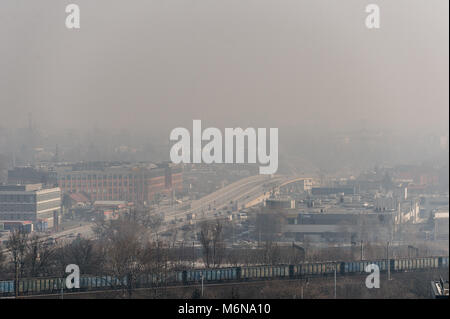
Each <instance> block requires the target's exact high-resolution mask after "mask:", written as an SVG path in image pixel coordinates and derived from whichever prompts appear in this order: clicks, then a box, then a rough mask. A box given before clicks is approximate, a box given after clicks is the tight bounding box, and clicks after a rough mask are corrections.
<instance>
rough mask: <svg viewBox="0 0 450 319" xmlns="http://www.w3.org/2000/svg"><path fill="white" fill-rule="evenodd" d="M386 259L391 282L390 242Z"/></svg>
mask: <svg viewBox="0 0 450 319" xmlns="http://www.w3.org/2000/svg"><path fill="white" fill-rule="evenodd" d="M386 259H387V263H388V264H387V269H388V280H391V261H390V260H389V242H387V246H386Z"/></svg>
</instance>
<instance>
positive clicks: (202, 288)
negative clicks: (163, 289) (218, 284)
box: [200, 273, 203, 298]
mask: <svg viewBox="0 0 450 319" xmlns="http://www.w3.org/2000/svg"><path fill="white" fill-rule="evenodd" d="M200 277H201V278H202V298H203V273H202V274H201V276H200Z"/></svg>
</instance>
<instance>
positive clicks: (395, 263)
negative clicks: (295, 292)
mask: <svg viewBox="0 0 450 319" xmlns="http://www.w3.org/2000/svg"><path fill="white" fill-rule="evenodd" d="M370 264H376V265H377V266H378V267H379V269H380V271H381V272H384V271H387V270H388V268H390V271H392V272H406V271H419V270H428V269H438V268H447V269H448V267H449V257H448V256H439V257H415V258H400V259H389V260H386V259H384V260H374V261H351V262H304V263H301V264H296V265H261V266H240V267H228V268H217V269H192V270H183V271H172V272H167V273H161V274H158V275H157V274H143V275H140V276H139V277H138V278H137V280H136V281H135V282H134V283H133V287H136V288H147V287H157V286H160V285H188V284H193V283H199V282H201V281H204V283H206V284H207V283H211V282H226V281H254V280H270V279H296V278H304V277H312V276H327V275H332V274H334V272H335V271H336V273H337V274H340V275H351V274H358V273H365V268H366V267H367V265H370ZM64 284H65V279H64V278H30V279H21V280H19V283H18V292H17V293H18V295H36V294H56V293H61V292H63V291H64V290H65V287H63V285H64ZM14 286H15V283H14V281H13V280H11V281H0V296H5V297H7V296H14V295H15V287H14ZM126 286H127V278H123V279H118V278H114V277H112V276H83V275H82V276H81V277H80V288H74V289H71V290H70V291H71V292H74V291H89V290H106V289H115V288H116V289H117V288H120V287H126ZM66 291H67V290H66Z"/></svg>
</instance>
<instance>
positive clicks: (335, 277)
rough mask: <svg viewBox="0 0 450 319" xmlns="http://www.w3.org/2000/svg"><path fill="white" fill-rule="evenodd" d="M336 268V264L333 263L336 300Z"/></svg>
mask: <svg viewBox="0 0 450 319" xmlns="http://www.w3.org/2000/svg"><path fill="white" fill-rule="evenodd" d="M336 268H337V264H336V263H334V299H336Z"/></svg>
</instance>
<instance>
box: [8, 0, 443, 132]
mask: <svg viewBox="0 0 450 319" xmlns="http://www.w3.org/2000/svg"><path fill="white" fill-rule="evenodd" d="M69 3H76V4H78V5H79V6H80V8H81V29H80V30H68V29H66V28H65V24H64V21H65V18H66V13H65V11H64V9H65V6H66V5H67V4H69ZM369 3H376V4H378V5H379V6H380V8H381V29H379V30H368V29H367V28H366V27H365V25H364V20H365V17H366V13H365V11H364V9H365V6H366V5H367V4H369ZM448 45H449V43H448V1H447V0H422V1H417V0H414V1H413V0H403V1H400V0H389V1H378V0H373V1H362V0H352V1H349V0H342V1H336V0H328V1H324V0H322V1H318V0H308V1H305V0H132V1H125V0H120V1H119V0H95V1H92V0H71V1H61V0H39V1H30V0H1V1H0V111H1V112H0V126H6V127H23V126H26V122H27V113H28V112H32V114H33V118H34V119H35V121H38V122H39V123H40V124H39V125H40V126H41V127H45V126H47V125H50V127H56V128H64V127H71V128H78V127H79V128H92V127H93V126H99V127H103V128H109V127H119V128H130V129H139V130H148V131H149V132H154V131H156V130H160V132H164V134H166V132H167V134H168V132H170V130H171V129H172V128H174V127H177V126H187V127H191V125H192V120H193V119H201V120H202V121H204V123H205V125H208V126H210V125H213V126H217V127H234V126H241V127H247V126H254V127H269V126H270V127H279V128H280V136H282V134H283V131H282V128H283V127H304V128H305V127H306V128H310V129H311V130H328V129H337V130H345V129H349V128H361V127H371V128H380V129H387V130H397V131H400V132H401V131H404V132H409V131H414V130H419V129H429V128H432V129H436V130H441V131H443V132H445V130H448V115H449V112H448V110H449V109H448V84H449V83H448V58H449V52H448Z"/></svg>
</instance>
